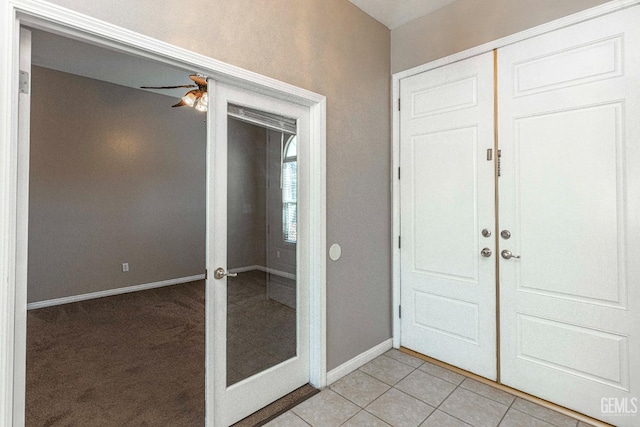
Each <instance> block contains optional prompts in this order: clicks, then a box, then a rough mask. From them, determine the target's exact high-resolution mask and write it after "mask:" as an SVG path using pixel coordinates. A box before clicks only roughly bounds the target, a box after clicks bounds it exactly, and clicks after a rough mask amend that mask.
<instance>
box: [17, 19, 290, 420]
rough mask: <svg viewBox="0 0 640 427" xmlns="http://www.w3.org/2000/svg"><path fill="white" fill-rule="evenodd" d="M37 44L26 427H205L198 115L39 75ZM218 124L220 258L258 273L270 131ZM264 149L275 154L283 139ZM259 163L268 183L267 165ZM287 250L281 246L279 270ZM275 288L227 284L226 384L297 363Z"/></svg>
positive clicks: (263, 282) (247, 281)
mask: <svg viewBox="0 0 640 427" xmlns="http://www.w3.org/2000/svg"><path fill="white" fill-rule="evenodd" d="M39 37H43V34H41V33H38V32H35V37H34V66H33V71H32V97H33V98H32V99H33V101H32V105H31V126H32V127H31V153H30V156H31V160H30V213H29V266H28V271H29V276H28V303H29V312H28V316H27V319H28V320H27V321H28V325H27V328H28V330H27V376H26V377H27V384H26V389H27V390H26V391H27V392H26V420H27V425H48V424H52V423H64V424H74V425H88V422H89V420H90V421H91V425H98V424H102V425H127V424H133V425H144V424H145V423H146V424H149V425H154V424H157V423H158V422H160V421H162V423H165V422H171V423H174V425H202V424H203V422H204V381H205V376H204V369H205V361H204V357H205V356H204V351H205V350H204V344H205V333H204V329H205V326H204V324H205V313H204V304H205V289H204V281H203V280H202V279H203V278H204V270H205V265H204V264H205V259H204V257H205V235H206V229H205V228H206V225H205V211H206V207H205V199H206V187H205V184H206V164H205V154H206V123H205V120H204V115H203V114H202V113H199V112H197V111H194V110H193V109H187V108H182V109H181V108H171V105H172V104H174V103H175V98H172V97H168V96H162V95H159V94H157V93H150V92H146V91H142V90H139V89H137V88H131V87H125V86H122V85H118V84H113V83H109V82H105V81H100V80H97V79H93V78H87V77H82V76H79V75H75V74H71V73H68V72H63V71H59V70H54V69H51V68H45V66H46V65H49V66H51V64H50V63H47V61H46V58H45V57H46V55H47V54H46V53H42V51H41V50H39V48H38V43H39V41H41V40H42V39H40V38H39ZM46 37H47V40H48V42H49V43H50V40H51V39H55V37H53V36H52V35H50V34H49V35H47V36H46ZM40 49H44V47H40ZM79 49H80V47H79V48H78V50H79ZM40 53H41V55H39V54H40ZM80 60H81V59H80ZM76 63H77V62H76ZM38 65H41V66H38ZM183 74H184V78H186V77H187V76H188V73H187V72H184V73H183ZM156 79H157V78H156ZM79 94H80V95H79ZM229 126H230V134H231V137H230V139H233V141H234V144H233V145H230V153H229V156H230V160H229V161H230V163H234V164H235V165H236V166H238V167H236V168H234V170H233V171H231V172H230V180H229V181H230V184H229V185H230V187H229V190H230V193H232V194H236V195H237V196H238V197H236V198H233V197H232V198H231V199H230V201H229V209H230V217H231V218H232V219H233V220H232V221H231V223H230V231H229V235H230V238H231V239H232V240H233V241H236V242H240V243H241V244H237V245H235V246H234V247H233V248H230V252H229V266H230V267H231V268H232V267H234V266H235V267H243V266H249V267H251V266H256V265H261V266H265V265H270V264H269V263H268V261H267V258H268V257H269V252H268V251H267V249H266V248H267V245H266V243H265V241H264V236H265V228H266V226H267V225H266V222H265V221H266V218H267V212H266V209H265V208H264V207H261V205H264V204H265V200H266V199H267V195H266V187H265V186H261V185H259V184H260V182H261V180H264V174H265V170H266V169H267V167H268V165H267V164H266V162H267V158H266V153H267V149H266V147H267V145H268V144H267V136H268V134H269V133H273V131H266V130H265V129H263V128H261V127H259V126H254V125H249V124H247V123H244V122H242V121H239V120H233V119H230V120H229ZM271 136H272V137H273V144H272V145H273V146H274V147H277V148H279V147H280V143H281V141H280V138H279V137H278V138H276V136H277V135H271ZM272 152H273V150H272ZM278 152H279V151H278ZM271 160H272V163H274V164H275V163H277V166H278V170H279V166H280V165H279V162H280V159H279V156H278V158H277V159H271ZM243 164H244V165H248V167H239V166H241V165H243ZM273 180H274V181H278V180H279V177H274V179H273ZM279 191H280V190H279V189H276V192H279ZM234 210H235V211H237V214H234V213H233V212H234ZM279 218H280V221H281V217H279ZM285 246H287V247H288V248H289V252H291V249H292V248H293V256H294V257H293V259H291V260H289V261H290V262H289V263H288V267H287V265H284V264H287V263H286V262H284V264H283V263H282V262H281V263H280V266H279V268H280V269H289V271H292V272H293V273H295V244H291V243H289V244H288V245H285ZM285 249H286V248H283V247H281V248H280V249H278V254H277V258H278V259H280V261H285V258H286V255H287V251H286V250H285ZM273 255H274V258H276V254H275V252H274V254H273ZM124 263H126V264H127V266H128V271H123V270H124V268H123V265H122V264H124ZM274 265H275V264H274ZM245 270H246V269H245ZM263 270H264V268H263ZM271 276H272V275H268V274H266V273H265V272H264V271H251V270H249V271H244V272H243V273H242V274H241V275H240V276H239V277H238V278H237V279H235V280H234V281H233V282H232V281H230V282H229V287H228V289H229V301H228V302H229V335H230V336H231V337H232V338H233V339H231V338H230V340H229V349H228V351H229V355H230V356H231V357H230V359H232V362H230V369H229V378H228V381H229V384H232V383H235V382H237V381H240V380H242V379H244V378H246V377H248V376H250V375H252V374H253V373H256V372H258V371H259V370H261V369H265V367H268V366H272V365H273V364H277V363H279V362H280V361H282V360H284V359H286V358H288V357H290V355H291V352H293V353H295V308H294V307H295V294H293V303H292V302H291V297H292V295H291V294H290V293H289V294H287V292H285V293H284V295H283V294H282V292H280V293H277V292H276V293H275V294H273V295H272V297H273V298H271V299H266V298H265V292H266V286H267V283H270V284H271V286H272V289H276V290H280V291H281V290H282V289H285V291H286V289H287V286H290V283H289V282H290V281H291V278H286V277H280V278H272V277H271ZM276 285H279V287H276ZM283 286H284V287H283ZM131 291H135V292H131ZM122 292H126V293H122ZM277 300H280V301H281V302H278V301H277ZM287 304H289V305H287ZM291 305H293V307H290V306H291ZM246 313H251V314H252V316H251V319H258V321H257V322H256V323H253V322H252V321H248V320H247V319H246V318H243V316H242V315H245V314H246ZM235 314H237V315H238V316H237V317H234V315H235ZM292 322H293V323H292ZM258 333H259V334H260V335H261V336H262V343H263V344H264V345H262V346H260V345H258V344H256V342H255V337H256V334H258ZM291 337H293V339H291ZM292 345H293V347H294V348H293V350H292V349H291V348H292ZM96 423H97V424H96Z"/></svg>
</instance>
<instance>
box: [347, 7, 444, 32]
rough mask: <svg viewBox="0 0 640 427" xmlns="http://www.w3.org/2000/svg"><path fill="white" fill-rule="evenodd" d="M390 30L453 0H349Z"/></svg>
mask: <svg viewBox="0 0 640 427" xmlns="http://www.w3.org/2000/svg"><path fill="white" fill-rule="evenodd" d="M349 1H350V2H351V3H353V4H355V5H356V6H358V7H359V8H360V9H362V10H363V11H365V12H366V13H367V14H368V15H370V16H372V17H373V18H375V19H376V20H378V21H380V22H382V23H383V24H384V25H386V26H387V27H388V28H389V29H390V30H393V29H394V28H396V27H399V26H401V25H403V24H406V23H407V22H409V21H413V20H414V19H416V18H419V17H421V16H424V15H427V14H429V13H431V12H433V11H434V10H436V9H440V8H441V7H443V6H446V5H448V4H449V3H453V2H454V1H455V0H349Z"/></svg>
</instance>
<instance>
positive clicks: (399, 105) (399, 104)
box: [398, 98, 400, 111]
mask: <svg viewBox="0 0 640 427" xmlns="http://www.w3.org/2000/svg"><path fill="white" fill-rule="evenodd" d="M398 111H400V98H398Z"/></svg>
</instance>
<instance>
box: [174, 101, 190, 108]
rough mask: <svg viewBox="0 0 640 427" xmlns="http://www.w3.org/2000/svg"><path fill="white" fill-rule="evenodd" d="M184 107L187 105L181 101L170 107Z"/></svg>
mask: <svg viewBox="0 0 640 427" xmlns="http://www.w3.org/2000/svg"><path fill="white" fill-rule="evenodd" d="M185 105H187V104H185V102H184V101H183V100H182V99H181V100H180V102H178V103H177V104H176V105H172V107H184V106H185Z"/></svg>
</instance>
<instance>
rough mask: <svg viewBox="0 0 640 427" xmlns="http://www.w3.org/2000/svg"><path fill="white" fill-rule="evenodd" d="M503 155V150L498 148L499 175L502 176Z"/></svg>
mask: <svg viewBox="0 0 640 427" xmlns="http://www.w3.org/2000/svg"><path fill="white" fill-rule="evenodd" d="M501 157H502V150H498V176H500V175H501V174H502V171H501V170H500V168H501V166H502V165H501V163H500V159H501Z"/></svg>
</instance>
